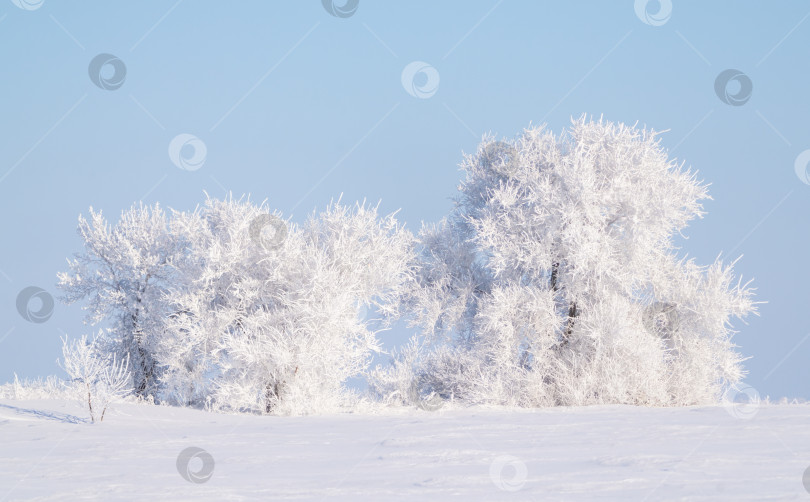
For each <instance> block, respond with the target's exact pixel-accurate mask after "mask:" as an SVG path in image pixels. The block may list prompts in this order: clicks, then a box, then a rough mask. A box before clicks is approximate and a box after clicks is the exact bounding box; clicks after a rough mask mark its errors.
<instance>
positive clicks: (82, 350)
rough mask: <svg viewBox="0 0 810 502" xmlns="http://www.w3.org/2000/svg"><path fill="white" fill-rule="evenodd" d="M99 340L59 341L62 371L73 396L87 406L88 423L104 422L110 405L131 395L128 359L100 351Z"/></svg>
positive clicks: (83, 338)
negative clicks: (67, 379) (68, 378)
mask: <svg viewBox="0 0 810 502" xmlns="http://www.w3.org/2000/svg"><path fill="white" fill-rule="evenodd" d="M97 340H98V338H95V339H93V340H88V339H87V335H83V336H82V337H81V338H79V339H74V340H68V338H67V337H65V338H63V339H62V361H61V362H60V364H61V366H62V368H63V369H64V370H65V372H66V373H67V374H68V375H69V376H70V378H71V380H70V382H69V383H68V386H69V387H70V388H71V389H72V390H73V391H74V392H75V393H76V396H77V398H78V401H79V402H80V403H82V405H84V406H87V411H88V413H89V414H90V421H91V422H95V421H96V417H99V421H100V422H103V421H104V415H105V414H106V413H107V408H108V407H109V405H110V404H111V403H113V402H114V401H117V400H119V399H121V398H122V397H124V396H126V395H127V394H129V392H130V391H131V385H130V383H131V381H132V375H131V374H130V372H129V356H126V357H125V358H124V359H118V357H117V356H116V355H115V354H114V353H113V354H110V353H105V352H104V351H103V350H99V349H100V347H99V346H98V345H97V343H96V342H97Z"/></svg>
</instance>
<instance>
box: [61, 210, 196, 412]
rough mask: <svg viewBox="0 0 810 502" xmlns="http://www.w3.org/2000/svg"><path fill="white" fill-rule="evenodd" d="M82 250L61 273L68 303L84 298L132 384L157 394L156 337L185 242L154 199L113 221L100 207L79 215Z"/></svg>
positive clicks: (104, 341)
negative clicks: (127, 363)
mask: <svg viewBox="0 0 810 502" xmlns="http://www.w3.org/2000/svg"><path fill="white" fill-rule="evenodd" d="M78 233H79V236H80V237H81V239H82V241H83V244H84V252H82V253H78V254H76V255H75V257H74V259H73V260H68V266H69V270H68V271H67V272H61V273H59V275H58V278H59V284H58V285H59V287H60V288H61V289H62V290H63V292H64V294H63V296H62V300H64V301H65V302H67V303H74V302H78V301H83V302H86V304H85V306H84V308H85V309H86V310H87V311H88V314H87V319H86V320H87V322H89V323H90V324H97V323H100V322H102V321H104V322H106V323H107V325H108V331H107V333H105V335H104V336H103V337H102V338H100V339H99V341H98V343H99V344H106V346H107V347H106V351H107V352H109V353H111V354H112V353H115V354H116V357H117V358H118V360H123V359H124V358H128V359H129V361H130V364H131V369H132V378H133V381H132V386H133V389H134V391H135V392H136V394H137V395H139V396H141V397H148V396H152V397H154V396H155V394H156V392H157V383H158V380H159V371H160V367H159V365H158V364H157V362H156V360H155V357H156V355H155V350H156V343H157V337H158V335H159V333H160V332H161V331H162V325H163V322H164V319H165V318H166V316H167V315H168V314H169V312H168V310H167V303H166V302H165V301H164V300H165V291H166V287H167V286H168V284H169V283H170V282H171V281H172V278H171V274H172V272H173V267H172V261H173V260H174V259H176V258H177V257H178V256H179V255H180V254H181V253H182V250H183V248H184V243H183V240H182V238H181V237H182V236H178V235H177V234H176V233H173V232H171V230H170V228H169V222H168V218H167V216H166V214H165V213H164V211H163V210H162V209H161V208H160V206H159V205H157V204H155V206H154V207H148V206H144V205H142V204H141V205H138V206H133V207H132V208H130V209H129V210H127V211H124V212H123V213H122V214H121V219H120V220H119V221H118V223H116V224H115V225H114V226H111V225H110V224H109V223H108V222H107V220H106V219H105V218H104V216H103V215H102V214H101V212H96V211H93V209H92V208H90V218H89V219H86V218H84V217H83V216H79V226H78Z"/></svg>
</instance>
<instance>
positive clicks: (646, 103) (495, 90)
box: [0, 0, 810, 398]
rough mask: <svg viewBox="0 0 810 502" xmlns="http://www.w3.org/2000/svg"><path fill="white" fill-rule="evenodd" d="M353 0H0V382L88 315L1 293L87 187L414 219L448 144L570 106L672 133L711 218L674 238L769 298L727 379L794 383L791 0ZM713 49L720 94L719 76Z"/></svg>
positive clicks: (808, 383)
mask: <svg viewBox="0 0 810 502" xmlns="http://www.w3.org/2000/svg"><path fill="white" fill-rule="evenodd" d="M337 2H338V4H339V5H338V7H341V5H340V2H341V0H337ZM636 3H639V2H636ZM641 3H643V2H641ZM21 7H28V8H29V9H31V10H26V9H24V8H21ZM348 7H349V8H350V9H351V7H352V5H348ZM356 7H357V8H356V10H354V12H353V13H351V14H350V15H348V17H343V18H342V17H336V16H333V15H331V14H330V13H329V12H328V10H327V9H326V8H325V7H324V5H322V2H321V1H318V0H308V1H296V2H269V1H258V0H256V1H242V2H213V1H202V0H200V1H193V0H185V1H182V0H181V1H179V2H175V1H164V2H159V1H142V2H138V4H137V5H135V4H129V3H123V2H104V1H86V2H56V1H53V0H44V1H40V0H0V61H2V68H3V69H2V76H3V78H2V80H0V86H2V88H1V90H2V92H0V116H2V120H0V209H2V211H3V215H4V217H3V219H2V227H0V228H2V230H3V232H2V235H3V238H2V243H3V244H2V246H0V382H2V381H7V380H9V379H11V378H13V374H14V373H15V372H16V373H17V374H19V375H20V376H23V377H35V376H38V375H47V374H52V373H58V372H59V371H60V370H59V368H58V367H57V366H56V364H55V360H56V358H57V357H58V356H59V348H60V343H59V337H60V336H61V335H62V334H63V333H69V334H71V335H78V334H80V333H82V332H86V331H87V330H88V328H86V327H84V326H83V325H82V318H83V313H82V312H81V311H80V309H79V308H78V307H76V306H64V305H60V304H57V305H56V307H55V310H54V312H53V315H52V316H51V317H50V318H49V319H48V320H47V321H46V322H41V323H35V322H29V321H27V320H26V319H24V318H23V317H22V316H21V315H20V313H19V312H18V310H17V306H16V299H17V297H18V294H19V293H20V292H21V291H22V290H23V289H25V288H27V287H29V286H37V287H41V288H43V289H44V290H46V291H48V292H49V293H50V294H54V295H55V294H56V293H57V291H56V288H55V282H56V277H55V274H56V272H57V271H59V270H62V269H64V263H65V262H64V260H65V258H66V257H68V256H70V255H71V254H72V253H73V252H76V251H78V250H79V249H80V242H79V240H78V238H77V237H76V234H75V226H76V219H77V216H78V215H79V214H80V213H82V212H86V211H87V208H88V207H89V206H91V205H92V206H93V207H94V208H98V209H102V210H103V211H104V212H105V213H106V214H107V215H108V216H109V217H111V218H115V217H117V215H118V214H119V213H120V212H121V210H123V209H125V208H128V207H129V206H130V205H131V204H132V203H134V202H137V201H141V200H143V201H144V202H147V203H154V202H160V203H161V204H163V205H165V206H170V207H173V208H177V209H191V208H193V207H194V206H195V205H196V204H198V203H200V202H201V201H202V199H203V197H204V195H203V191H207V192H208V193H209V194H211V195H213V196H222V195H224V194H225V193H226V191H232V192H233V193H234V194H242V193H250V194H252V196H253V198H254V199H258V200H262V199H265V198H266V199H268V201H269V204H270V205H271V206H272V207H274V208H277V209H279V210H280V211H282V212H283V213H284V214H286V215H290V216H291V217H292V219H293V220H294V221H302V220H303V218H304V217H305V216H306V215H307V214H308V213H310V212H311V211H312V210H313V209H316V208H322V207H323V206H325V205H326V204H327V203H328V202H329V201H330V200H331V199H333V198H337V197H338V196H340V194H341V193H342V194H343V198H344V200H346V201H353V200H362V199H364V198H365V199H368V200H370V201H375V202H376V201H377V200H381V201H382V204H381V207H382V209H383V210H384V211H394V210H397V209H401V212H400V213H399V216H400V219H401V220H403V221H405V222H407V224H408V226H409V227H410V228H411V229H412V230H414V231H416V230H418V228H419V227H420V225H421V222H422V221H436V220H439V219H440V218H441V217H442V216H444V215H445V214H446V213H447V212H448V210H449V209H450V197H451V196H452V195H453V194H454V191H455V187H456V184H457V183H458V181H459V179H460V173H459V171H458V167H457V165H458V163H459V162H460V161H461V156H462V152H471V151H473V150H474V149H475V147H476V145H477V143H478V141H479V140H480V138H481V136H482V135H483V134H485V133H488V132H491V133H494V134H496V135H499V136H506V137H509V136H513V135H515V134H516V133H518V132H519V131H520V130H521V129H522V128H524V127H526V126H528V125H529V124H542V123H547V124H548V125H549V127H550V128H552V129H553V130H555V131H560V130H561V129H562V128H563V127H565V126H567V124H568V123H569V121H570V117H571V116H579V115H581V114H583V113H586V114H589V115H594V116H597V117H598V116H600V115H602V116H604V117H605V118H606V119H609V120H613V121H622V122H626V123H636V122H638V123H639V125H646V126H649V127H652V128H655V129H657V130H669V132H667V133H666V134H665V135H664V137H663V138H664V139H663V144H664V146H665V147H667V148H669V149H670V151H671V153H672V156H674V157H677V158H678V159H683V160H685V161H686V163H687V164H688V165H691V166H692V168H694V169H696V170H697V171H698V172H699V173H700V177H701V178H702V179H704V180H705V181H707V182H709V183H711V188H710V193H711V194H712V196H713V197H714V199H713V200H712V201H709V202H708V203H707V204H706V209H707V211H708V215H707V216H706V217H705V218H704V219H703V220H700V221H697V222H695V223H693V224H692V225H691V226H690V227H689V228H688V229H687V230H686V232H685V236H686V237H687V239H681V240H679V243H680V244H681V245H682V247H683V251H684V252H685V253H688V254H689V255H690V256H694V257H696V258H697V259H698V261H700V262H703V263H709V262H711V261H712V260H713V259H714V258H715V257H716V256H717V255H718V254H720V253H721V252H722V253H723V256H734V257H736V256H738V255H744V257H743V259H742V260H741V261H740V262H739V263H738V265H737V271H738V273H739V274H741V275H742V276H743V277H744V278H745V279H748V278H754V279H755V282H754V285H755V286H756V287H757V288H758V289H757V294H758V299H759V300H763V301H767V302H768V303H767V304H764V305H762V306H761V308H760V312H761V316H760V317H756V318H752V319H749V323H748V325H744V324H739V325H738V329H739V330H740V333H739V334H738V335H737V336H736V337H735V341H736V342H737V344H738V345H739V346H740V350H741V352H742V353H743V354H744V355H746V356H751V357H752V358H751V359H750V360H749V361H747V363H746V366H747V368H748V369H749V371H750V375H749V377H748V378H747V380H746V381H747V383H748V384H749V385H751V386H752V387H754V388H755V389H757V390H758V391H759V393H760V394H762V395H770V396H771V397H772V398H774V397H780V396H789V397H801V398H810V365H808V364H807V362H808V360H810V342H807V343H806V339H807V337H808V334H810V321H809V320H808V319H807V317H806V316H805V315H803V313H804V312H805V310H804V309H805V308H807V304H808V296H810V295H808V292H807V288H806V284H807V283H808V279H810V271H808V267H807V266H806V263H807V256H808V255H810V233H808V232H807V231H806V228H807V226H806V224H805V223H804V220H803V215H807V214H808V213H810V211H809V210H810V186H809V185H808V184H807V183H805V182H804V181H803V180H802V179H801V176H800V175H797V171H796V169H795V167H796V161H797V158H798V159H799V160H800V164H801V165H800V166H799V167H800V169H799V174H801V175H802V176H804V180H806V179H807V178H806V174H804V173H806V171H805V169H804V159H806V157H804V156H801V154H802V152H804V151H806V150H808V149H810V121H808V118H807V117H808V110H810V92H808V91H807V75H808V73H807V61H808V55H810V21H808V20H807V18H808V15H809V14H810V12H808V11H810V6H809V5H808V4H807V3H806V2H801V1H793V2H788V1H786V2H779V3H773V4H765V3H762V2H755V1H716V2H699V1H691V2H685V1H684V2H679V1H676V2H674V5H673V4H670V3H668V2H661V3H660V4H659V3H657V2H650V4H649V5H647V6H646V10H645V9H644V6H643V5H642V6H641V8H640V10H639V9H636V8H635V7H636V6H635V5H634V2H633V1H632V0H628V1H622V2H597V1H591V2H586V1H582V2H545V1H544V2H520V1H517V0H502V1H497V0H483V1H464V2H461V1H457V2H449V1H448V2H429V1H421V2H420V1H411V2H372V1H370V0H360V1H359V4H358V5H357V6H356ZM637 10H638V11H639V12H640V13H641V15H637ZM645 12H646V13H647V14H648V15H647V16H645V15H644V13H645ZM645 21H646V22H645ZM99 54H111V55H113V56H115V57H116V58H118V60H119V61H121V62H122V63H123V66H124V67H125V70H122V69H119V71H123V72H124V73H119V74H118V75H115V74H114V73H115V72H114V71H113V67H112V66H111V65H107V66H104V67H103V68H102V73H101V76H100V79H99V78H98V77H99V75H98V72H96V75H95V77H96V79H95V80H96V83H94V81H93V79H91V75H90V73H91V72H90V71H89V66H90V65H91V61H93V59H94V58H96V56H98V55H99ZM413 62H423V63H425V64H426V65H429V66H428V73H429V74H430V77H431V78H428V75H427V74H426V73H418V74H416V75H415V79H414V80H412V82H413V84H414V85H415V87H413V86H411V87H410V88H409V90H410V91H411V93H413V94H416V96H414V95H412V94H411V93H409V92H408V89H406V87H405V86H403V83H402V73H403V70H404V69H405V68H406V67H407V66H408V65H409V64H411V63H413ZM419 67H420V68H423V69H424V68H425V66H424V65H421V66H419ZM430 68H432V69H430ZM728 69H736V70H739V74H738V75H740V74H741V75H740V76H739V78H738V79H737V80H732V81H730V82H729V83H728V85H726V86H725V87H723V86H721V88H722V89H725V90H726V91H727V92H728V93H729V95H731V96H735V95H738V94H742V95H741V96H740V97H739V101H740V102H738V103H736V104H727V103H725V102H724V101H723V100H722V99H721V96H719V95H718V94H717V92H716V90H715V81H716V79H717V77H718V75H720V74H721V73H722V72H724V71H725V70H728ZM437 77H438V78H437ZM122 79H123V80H122ZM406 80H407V79H406ZM105 81H106V82H107V84H106V86H107V87H111V88H110V89H103V88H101V87H103V86H104V85H105V84H104V82H105ZM741 82H742V83H743V84H745V83H747V82H750V83H751V85H752V91H751V92H750V94H749V93H748V92H747V91H746V88H745V86H743V87H740V85H741ZM97 83H98V84H100V85H101V86H99V85H97ZM119 84H120V86H119ZM726 100H727V101H729V99H728V98H727V99H726ZM181 134H187V135H191V136H193V137H196V138H198V142H196V143H194V142H192V145H186V147H185V148H184V149H183V150H181V152H182V153H181V154H182V155H184V156H188V155H190V154H191V153H193V152H194V148H193V145H194V144H196V145H198V146H199V145H204V146H205V156H204V163H203V164H202V165H201V166H195V167H198V168H197V169H193V170H184V169H180V168H178V167H177V166H176V165H175V163H173V160H172V158H170V154H169V145H170V143H171V142H172V140H173V139H174V138H176V137H177V136H178V135H181ZM183 138H189V136H184V137H183ZM195 141H196V140H195ZM182 143H183V141H181V142H180V143H179V144H180V145H182ZM175 151H176V149H175ZM198 153H199V151H198ZM177 159H178V158H177V157H175V159H174V160H175V161H177ZM178 163H179V161H178ZM37 301H38V300H33V302H37ZM33 308H34V309H36V307H33ZM403 336H404V332H403V331H401V330H399V332H398V333H395V334H393V335H392V337H391V338H390V339H389V340H388V345H389V346H391V345H393V344H395V343H396V342H397V341H398V340H401V339H402V337H403Z"/></svg>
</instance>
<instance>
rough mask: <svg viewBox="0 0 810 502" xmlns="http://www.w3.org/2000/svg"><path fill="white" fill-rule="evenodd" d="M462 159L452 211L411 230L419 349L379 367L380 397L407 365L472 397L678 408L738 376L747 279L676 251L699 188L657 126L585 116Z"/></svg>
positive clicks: (431, 385)
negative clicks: (560, 129)
mask: <svg viewBox="0 0 810 502" xmlns="http://www.w3.org/2000/svg"><path fill="white" fill-rule="evenodd" d="M462 168H463V169H464V171H465V173H466V178H465V179H464V180H463V182H462V183H461V185H460V193H459V195H458V197H457V199H456V206H455V209H454V211H453V213H452V214H451V215H450V217H449V218H448V219H447V220H445V221H443V222H442V223H441V224H439V225H437V226H428V227H425V228H424V229H423V231H422V233H421V235H420V238H419V246H418V248H419V249H418V251H419V255H420V265H419V271H418V278H419V280H418V285H417V286H416V287H415V288H414V289H413V290H412V291H411V292H410V293H409V295H408V296H407V297H406V301H405V304H406V306H407V309H408V310H409V311H410V313H411V317H412V320H413V322H414V323H415V324H416V325H418V326H420V327H421V329H422V335H421V341H420V343H418V344H417V345H416V346H418V347H421V350H420V351H419V353H415V352H414V351H413V350H411V351H409V352H407V355H408V357H407V358H401V359H400V360H398V361H396V362H395V364H394V366H393V367H392V368H390V369H380V370H378V372H377V375H376V376H377V378H376V381H375V384H374V388H375V389H376V390H377V391H378V392H379V393H380V394H381V395H384V396H390V395H393V394H392V392H393V390H395V389H396V388H400V389H401V388H405V387H407V385H408V383H407V382H405V383H403V382H397V378H403V377H404V378H410V379H413V380H415V381H417V382H418V384H419V385H420V386H421V387H422V388H423V389H422V391H421V392H422V394H424V393H426V392H435V393H438V394H439V395H441V396H443V397H444V398H450V397H452V398H454V399H460V400H464V401H467V402H489V403H503V404H517V405H524V406H538V405H540V406H545V405H560V404H561V405H573V404H590V403H632V404H650V405H653V404H654V405H680V404H692V403H704V402H709V401H713V400H716V399H718V397H719V395H720V394H721V390H722V388H723V387H724V386H725V385H728V384H733V383H735V382H737V381H738V380H739V379H740V378H741V376H742V375H743V371H742V367H741V364H740V363H741V358H740V356H739V354H737V353H736V352H735V351H734V346H733V344H732V343H731V336H732V334H733V331H732V327H731V321H732V320H733V319H734V318H737V319H742V318H744V317H745V316H746V315H747V314H750V313H752V312H754V311H755V309H754V304H753V302H752V301H751V296H752V291H751V290H750V289H749V288H748V287H747V285H742V284H740V282H738V281H737V282H735V281H734V279H733V271H732V267H731V265H723V264H722V263H720V262H715V263H714V264H712V265H711V266H709V267H700V266H698V265H696V264H695V263H694V262H693V261H691V260H687V259H685V258H679V257H678V250H677V248H676V247H675V245H674V243H673V236H675V235H678V234H679V233H680V232H681V231H682V230H683V229H684V228H685V227H686V225H687V223H688V222H689V221H690V220H692V219H694V218H696V217H700V216H702V214H703V213H702V206H701V200H702V199H706V198H708V195H707V192H706V187H705V185H702V184H701V183H700V182H698V181H697V180H696V177H695V174H694V173H692V172H690V171H688V170H686V169H684V168H683V165H682V164H681V165H679V164H676V163H675V162H674V161H672V160H670V159H669V158H668V156H667V152H666V151H665V150H664V149H663V148H662V147H661V145H660V143H659V140H658V138H657V135H656V133H654V132H650V131H646V130H638V129H636V128H634V127H627V126H625V125H622V124H613V123H610V122H603V121H601V120H600V121H598V122H594V121H588V120H586V119H585V118H582V119H579V120H575V121H573V124H572V126H571V127H570V129H568V130H567V131H565V133H563V134H562V135H560V136H555V135H554V134H552V133H551V132H549V131H547V130H545V128H543V127H537V128H530V129H527V130H525V131H524V132H523V134H522V135H520V136H519V137H518V138H517V139H516V140H515V141H512V142H497V141H494V139H492V138H485V140H484V141H483V142H482V144H481V145H480V147H479V149H478V151H477V152H476V153H475V154H473V155H469V156H466V157H465V159H464V162H463V164H462ZM406 359H407V360H406ZM403 365H405V366H408V367H410V368H411V369H412V370H411V371H410V372H409V371H406V370H405V369H403V367H402V366H403ZM397 375H399V376H397ZM399 394H401V392H400V393H399Z"/></svg>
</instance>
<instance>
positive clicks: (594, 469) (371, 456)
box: [0, 400, 810, 501]
mask: <svg viewBox="0 0 810 502" xmlns="http://www.w3.org/2000/svg"><path fill="white" fill-rule="evenodd" d="M84 417H85V414H84V413H82V410H81V409H80V408H79V407H78V405H75V404H73V403H72V402H65V401H55V400H42V401H14V400H0V500H27V499H36V500H78V499H82V500H87V499H100V500H194V501H202V500H215V501H221V500H364V501H365V500H369V501H376V500H385V501H392V500H418V501H430V500H448V499H454V500H464V501H468V500H482V501H483V500H486V501H491V500H505V501H511V500H514V501H518V500H521V501H522V500H638V501H641V500H735V501H736V500H810V493H808V492H807V491H806V490H805V488H804V486H803V481H802V477H803V474H804V471H805V469H807V467H808V466H810V406H808V405H805V404H801V405H770V406H764V405H763V406H761V407H759V408H745V407H743V408H725V407H693V408H679V409H673V408H668V409H655V408H636V407H629V406H604V407H587V408H555V409H543V410H493V409H472V408H468V409H453V410H449V409H442V410H439V411H436V412H429V411H424V410H401V411H396V410H393V411H389V412H386V413H385V414H382V415H380V414H377V415H358V414H345V415H330V416H311V417H273V416H249V415H224V414H213V413H206V412H202V411H196V410H190V409H178V408H168V407H159V406H146V405H136V404H120V405H118V406H117V407H116V409H115V410H114V411H113V412H112V413H109V414H108V416H107V417H106V419H105V421H104V423H102V424H95V425H91V424H89V423H86V421H85V419H84ZM189 448H196V449H191V450H189ZM181 452H185V454H184V455H181ZM185 461H187V462H185ZM186 463H187V464H188V465H187V466H186V465H185V464H186ZM181 471H182V474H181ZM186 478H188V479H186ZM195 480H196V481H197V482H195Z"/></svg>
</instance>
